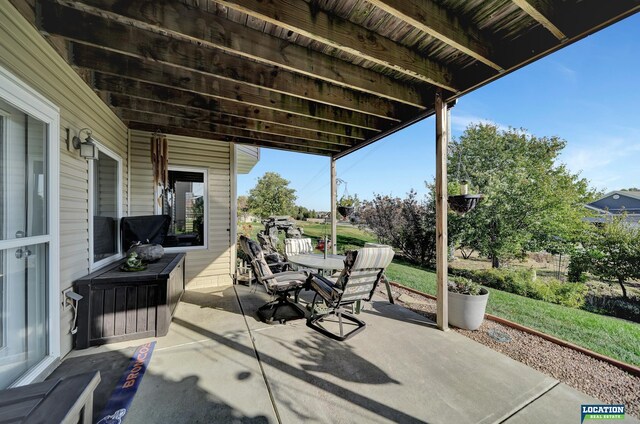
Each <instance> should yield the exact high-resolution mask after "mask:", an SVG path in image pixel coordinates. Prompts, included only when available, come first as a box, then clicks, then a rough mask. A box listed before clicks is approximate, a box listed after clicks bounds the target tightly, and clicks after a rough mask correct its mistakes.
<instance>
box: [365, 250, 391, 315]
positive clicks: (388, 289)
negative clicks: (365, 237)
mask: <svg viewBox="0 0 640 424" xmlns="http://www.w3.org/2000/svg"><path fill="white" fill-rule="evenodd" d="M364 247H388V248H389V249H391V246H389V245H388V244H380V243H370V242H366V243H365V244H364ZM380 280H381V281H382V282H383V283H384V286H385V288H386V289H387V297H388V298H389V303H394V304H395V303H396V302H395V300H394V299H393V294H392V293H391V284H389V279H388V278H387V276H386V275H385V274H384V273H382V278H381V279H380Z"/></svg>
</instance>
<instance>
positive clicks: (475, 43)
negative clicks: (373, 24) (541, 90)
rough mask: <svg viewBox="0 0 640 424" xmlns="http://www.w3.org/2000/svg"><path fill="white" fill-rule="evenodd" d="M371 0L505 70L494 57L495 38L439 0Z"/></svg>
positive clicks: (421, 28)
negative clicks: (457, 14) (443, 5)
mask: <svg viewBox="0 0 640 424" xmlns="http://www.w3.org/2000/svg"><path fill="white" fill-rule="evenodd" d="M367 1H368V2H369V3H371V4H372V5H374V6H376V7H377V8H379V9H382V10H384V11H385V12H387V13H388V14H390V15H392V16H394V17H396V18H398V19H401V20H403V21H404V22H407V23H408V24H410V25H411V26H413V27H415V28H417V29H419V30H420V31H423V32H425V33H427V34H429V35H430V36H432V37H434V38H436V39H438V40H440V41H442V42H443V43H445V44H447V45H449V46H451V47H453V48H455V49H456V50H459V51H461V52H462V53H464V54H466V55H468V56H471V57H472V58H474V59H476V60H478V61H480V62H482V63H484V64H485V65H487V66H490V67H491V68H493V69H495V70H497V71H503V70H504V69H503V67H502V66H501V65H499V64H497V63H495V59H493V55H494V53H493V51H492V43H493V40H491V39H490V38H488V37H487V36H485V35H484V34H482V33H481V32H480V31H479V30H478V29H477V28H473V27H471V26H470V25H465V24H463V23H462V22H460V19H459V18H457V17H456V16H455V15H452V14H451V13H450V12H449V11H448V10H447V9H445V8H443V7H442V6H440V5H439V4H437V3H436V2H434V1H432V0H421V1H417V0H367Z"/></svg>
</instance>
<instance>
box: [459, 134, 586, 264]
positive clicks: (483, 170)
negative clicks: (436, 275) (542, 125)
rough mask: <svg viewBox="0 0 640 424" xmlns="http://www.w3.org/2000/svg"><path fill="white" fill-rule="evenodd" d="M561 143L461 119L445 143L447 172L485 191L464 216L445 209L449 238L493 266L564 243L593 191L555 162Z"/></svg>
mask: <svg viewBox="0 0 640 424" xmlns="http://www.w3.org/2000/svg"><path fill="white" fill-rule="evenodd" d="M565 145H566V142H565V141H564V140H561V139H559V138H557V137H535V136H532V135H529V134H527V133H526V132H525V131H524V130H516V129H511V128H510V129H509V130H506V131H502V130H499V129H498V128H497V127H496V126H495V125H485V124H477V125H474V124H472V125H470V126H469V127H467V129H466V130H465V132H464V134H463V135H462V136H461V137H460V139H459V140H457V141H455V140H454V142H453V143H452V145H451V150H450V155H449V168H448V169H449V179H450V180H452V181H455V180H456V179H457V178H462V179H469V180H470V181H471V187H472V189H473V191H474V192H479V193H482V194H484V196H485V197H484V199H483V200H482V201H481V202H480V204H479V205H478V206H477V207H476V209H474V210H473V211H471V212H469V213H468V214H467V215H466V216H464V217H457V216H452V217H451V224H450V228H451V229H452V230H453V231H452V240H456V241H457V242H458V243H459V244H460V245H462V246H465V247H469V248H471V249H474V250H477V251H478V252H480V253H481V254H483V255H485V256H487V257H489V258H491V261H492V266H493V267H494V268H498V267H499V266H500V263H501V262H502V261H504V260H507V259H511V258H517V257H522V256H524V254H525V252H526V251H531V250H540V249H545V248H547V247H550V246H551V245H554V246H556V248H558V245H559V244H562V245H563V246H568V245H570V244H571V242H572V241H573V240H575V238H576V236H577V234H579V233H580V231H581V229H582V228H583V227H584V225H585V224H584V222H583V221H582V218H583V217H584V216H585V214H586V213H587V212H586V208H584V207H583V205H584V204H585V203H588V202H589V201H591V200H592V199H593V196H594V192H593V191H592V190H591V189H590V188H589V187H588V183H587V181H586V180H584V179H581V178H579V176H578V175H575V174H571V173H570V172H569V171H568V170H567V169H566V167H565V166H564V165H562V164H557V159H558V156H559V154H560V152H561V151H562V149H563V148H564V147H565ZM458 174H460V175H458ZM560 241H562V243H560Z"/></svg>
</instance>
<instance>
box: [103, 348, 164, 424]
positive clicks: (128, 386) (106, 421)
mask: <svg viewBox="0 0 640 424" xmlns="http://www.w3.org/2000/svg"><path fill="white" fill-rule="evenodd" d="M155 346H156V342H151V343H147V344H143V345H142V346H138V348H137V349H136V351H135V352H134V353H133V356H132V357H131V362H129V366H128V367H127V370H126V371H125V372H124V374H122V377H121V378H120V381H118V384H117V385H116V387H115V389H113V392H111V396H110V397H109V400H108V401H107V405H106V406H105V407H104V409H103V410H102V412H101V413H100V415H98V420H97V421H96V422H97V424H120V423H122V422H124V417H125V415H126V414H127V410H128V409H129V406H130V405H131V402H132V401H133V397H134V396H135V394H136V392H137V391H138V387H140V382H141V381H142V377H144V372H145V371H146V370H147V366H148V365H149V361H150V360H151V354H152V353H153V348H154V347H155Z"/></svg>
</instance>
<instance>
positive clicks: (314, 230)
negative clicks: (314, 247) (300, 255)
mask: <svg viewBox="0 0 640 424" xmlns="http://www.w3.org/2000/svg"><path fill="white" fill-rule="evenodd" d="M297 224H298V225H299V226H300V227H302V228H304V235H305V236H307V237H311V238H312V239H314V241H315V240H318V239H321V238H323V237H324V236H325V235H327V236H329V237H331V225H329V224H315V223H308V222H300V221H299V222H298V223H297ZM337 231H338V253H342V252H344V251H346V250H351V249H357V248H359V247H362V246H364V244H365V243H366V242H376V237H375V236H374V235H373V234H371V233H367V232H365V231H362V230H360V229H358V228H357V227H354V226H351V225H338V228H337Z"/></svg>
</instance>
